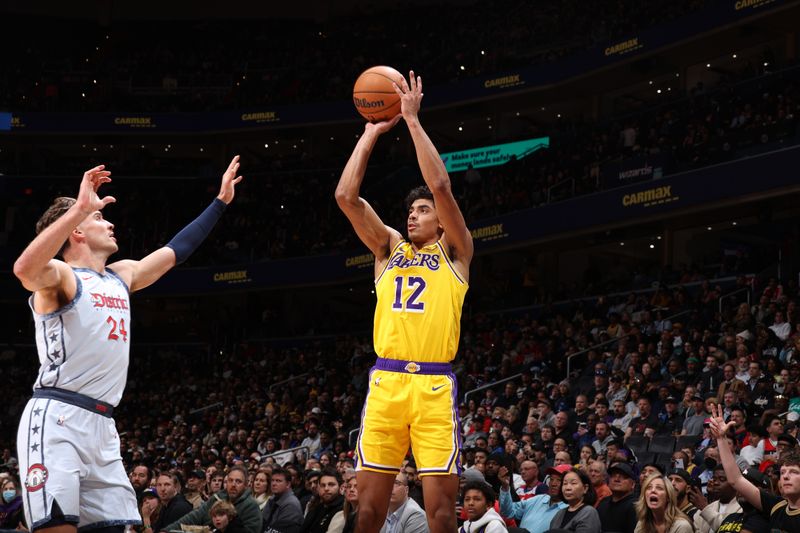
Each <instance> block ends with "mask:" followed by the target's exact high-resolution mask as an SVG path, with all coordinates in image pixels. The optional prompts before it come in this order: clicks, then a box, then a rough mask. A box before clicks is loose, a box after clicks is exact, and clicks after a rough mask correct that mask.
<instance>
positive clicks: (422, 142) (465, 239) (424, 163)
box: [394, 70, 474, 266]
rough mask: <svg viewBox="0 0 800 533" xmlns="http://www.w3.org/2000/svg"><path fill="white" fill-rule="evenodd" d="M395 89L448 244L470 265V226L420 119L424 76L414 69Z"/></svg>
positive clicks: (440, 159) (471, 247) (439, 157)
mask: <svg viewBox="0 0 800 533" xmlns="http://www.w3.org/2000/svg"><path fill="white" fill-rule="evenodd" d="M394 89H395V91H397V94H398V95H399V96H400V101H401V104H400V106H401V112H402V114H403V119H404V120H405V121H406V125H408V131H409V132H410V133H411V139H412V140H413V141H414V148H415V149H416V151H417V162H418V163H419V168H420V170H421V171H422V177H423V179H424V180H425V183H426V184H427V185H428V188H429V189H430V190H431V192H432V193H433V201H434V203H435V204H436V213H437V215H438V216H439V221H440V222H441V223H442V227H443V228H444V235H445V239H446V240H447V244H448V246H449V247H451V248H452V249H453V251H454V256H455V257H454V259H456V260H458V261H459V262H463V263H464V264H466V265H467V266H468V265H469V263H470V261H471V260H472V254H473V251H474V248H473V244H472V234H471V233H470V232H469V229H467V223H466V222H465V221H464V215H463V214H462V213H461V209H459V207H458V203H457V202H456V199H455V197H454V196H453V190H452V188H451V186H450V176H449V175H448V174H447V169H446V168H445V166H444V163H443V162H442V158H441V156H440V155H439V152H438V150H436V147H435V146H434V145H433V142H432V141H431V139H430V137H428V134H427V133H425V130H424V129H423V128H422V125H421V124H420V122H419V109H420V105H421V104H422V96H423V95H422V77H418V76H415V75H414V71H413V70H412V71H411V72H409V82H406V80H405V79H403V80H402V81H401V84H400V86H397V85H395V87H394Z"/></svg>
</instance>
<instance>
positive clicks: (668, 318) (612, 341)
mask: <svg viewBox="0 0 800 533" xmlns="http://www.w3.org/2000/svg"><path fill="white" fill-rule="evenodd" d="M692 311H693V309H686V310H684V311H680V312H678V313H675V314H674V315H670V316H668V317H665V318H664V320H669V321H670V322H672V319H673V318H678V317H679V316H683V315H686V314H688V313H691V312H692ZM631 335H633V333H628V334H627V335H623V336H622V337H616V338H614V339H609V340H607V341H603V342H601V343H600V344H595V345H594V346H589V347H588V348H584V349H583V350H581V351H579V352H575V353H574V354H572V355H570V356H569V357H567V378H569V376H570V367H571V364H572V360H573V359H574V358H576V357H578V356H579V355H583V354H586V353H589V352H591V351H592V350H596V349H597V348H601V347H603V346H606V345H608V344H613V343H615V342H619V341H621V340H623V339H627V338H628V337H630V336H631Z"/></svg>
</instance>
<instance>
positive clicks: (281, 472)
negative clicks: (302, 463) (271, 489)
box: [272, 466, 291, 481]
mask: <svg viewBox="0 0 800 533" xmlns="http://www.w3.org/2000/svg"><path fill="white" fill-rule="evenodd" d="M275 476H283V479H285V480H286V481H289V480H290V479H291V476H290V475H289V471H288V470H286V469H285V468H283V467H281V466H274V467H272V477H275Z"/></svg>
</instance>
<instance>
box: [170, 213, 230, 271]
mask: <svg viewBox="0 0 800 533" xmlns="http://www.w3.org/2000/svg"><path fill="white" fill-rule="evenodd" d="M225 207H227V206H226V204H225V202H223V201H222V200H220V199H219V198H214V201H213V202H211V205H209V206H208V207H207V208H206V210H205V211H203V212H202V213H200V216H199V217H197V218H196V219H194V220H193V221H191V222H190V223H189V225H188V226H186V227H185V228H183V229H182V230H180V231H179V232H178V234H177V235H175V236H174V237H173V238H172V240H171V241H169V242H168V243H167V246H168V247H169V248H172V250H173V251H174V252H175V264H176V265H180V264H181V263H183V262H184V261H186V260H187V259H189V256H190V255H192V252H194V251H195V250H197V247H198V246H200V244H201V243H202V242H203V241H204V240H205V239H206V237H208V234H209V233H211V230H212V229H214V225H215V224H216V223H217V221H218V220H219V219H220V217H221V216H222V213H224V212H225Z"/></svg>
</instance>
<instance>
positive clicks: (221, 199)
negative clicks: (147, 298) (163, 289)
mask: <svg viewBox="0 0 800 533" xmlns="http://www.w3.org/2000/svg"><path fill="white" fill-rule="evenodd" d="M238 170H239V156H238V155H237V156H236V157H234V158H233V159H231V162H230V164H229V165H228V168H227V170H225V173H224V174H223V175H222V184H221V185H220V189H219V194H218V195H217V197H216V198H215V199H214V201H213V202H211V205H209V206H208V207H207V208H206V210H205V211H203V212H202V213H201V214H200V216H199V217H197V218H196V219H194V220H193V221H192V222H190V223H189V225H188V226H186V227H185V228H183V229H182V230H181V231H179V232H178V234H177V235H175V237H173V238H172V240H171V241H170V242H168V243H167V245H166V246H164V247H162V248H159V249H158V250H156V251H155V252H153V253H151V254H150V255H148V256H146V257H144V258H143V259H141V260H139V261H134V260H130V259H126V260H123V261H118V262H117V263H114V264H113V265H109V268H111V269H112V270H114V271H115V272H116V273H117V274H119V275H120V276H121V277H122V279H124V280H125V281H126V282H127V283H128V286H129V287H130V290H131V292H134V291H138V290H141V289H144V288H145V287H149V286H150V285H152V284H153V283H155V282H156V281H158V279H159V278H160V277H161V276H163V275H164V274H166V273H167V271H169V269H171V268H172V267H174V266H175V265H179V264H181V263H183V262H184V261H186V260H187V259H188V258H189V256H190V255H191V254H192V252H194V251H195V250H196V249H197V247H198V246H200V244H202V242H203V241H204V240H205V239H206V237H208V235H209V233H211V230H212V229H214V225H215V224H216V223H217V221H218V220H219V219H220V217H221V216H222V213H224V212H225V208H226V207H227V205H228V204H229V203H231V202H232V201H233V197H234V195H235V192H236V190H235V189H236V185H238V184H239V182H240V181H242V176H237V175H236V173H237V171H238Z"/></svg>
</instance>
